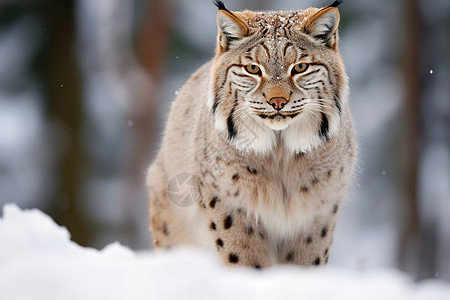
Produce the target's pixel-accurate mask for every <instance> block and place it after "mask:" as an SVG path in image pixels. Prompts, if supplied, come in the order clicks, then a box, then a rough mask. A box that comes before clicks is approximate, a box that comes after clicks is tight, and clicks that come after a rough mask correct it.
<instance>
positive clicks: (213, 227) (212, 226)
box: [209, 222, 217, 230]
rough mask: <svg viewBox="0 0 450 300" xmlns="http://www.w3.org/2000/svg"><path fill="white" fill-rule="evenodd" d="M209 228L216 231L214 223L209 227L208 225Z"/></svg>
mask: <svg viewBox="0 0 450 300" xmlns="http://www.w3.org/2000/svg"><path fill="white" fill-rule="evenodd" d="M209 228H211V229H212V230H216V228H217V227H216V223H214V222H211V225H209Z"/></svg>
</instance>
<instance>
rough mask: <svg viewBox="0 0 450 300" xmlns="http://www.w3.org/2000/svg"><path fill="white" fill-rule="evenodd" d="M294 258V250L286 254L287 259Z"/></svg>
mask: <svg viewBox="0 0 450 300" xmlns="http://www.w3.org/2000/svg"><path fill="white" fill-rule="evenodd" d="M293 259H294V251H290V252H289V253H288V254H287V255H286V260H287V261H292V260H293Z"/></svg>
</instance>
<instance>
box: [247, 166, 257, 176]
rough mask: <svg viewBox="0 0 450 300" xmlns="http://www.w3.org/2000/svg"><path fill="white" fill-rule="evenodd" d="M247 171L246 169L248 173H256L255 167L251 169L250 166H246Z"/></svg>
mask: <svg viewBox="0 0 450 300" xmlns="http://www.w3.org/2000/svg"><path fill="white" fill-rule="evenodd" d="M247 171H248V172H249V173H250V174H256V173H257V171H256V170H255V169H252V168H250V167H247Z"/></svg>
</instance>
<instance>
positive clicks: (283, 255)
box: [279, 205, 338, 266]
mask: <svg viewBox="0 0 450 300" xmlns="http://www.w3.org/2000/svg"><path fill="white" fill-rule="evenodd" d="M337 210H338V206H337V205H335V206H334V207H333V209H332V211H331V213H330V214H329V215H328V216H322V217H317V218H316V219H315V220H314V223H313V225H312V226H311V227H310V228H309V229H308V230H306V231H305V232H302V233H301V234H299V235H298V236H297V237H296V238H294V239H292V240H289V241H285V242H284V243H283V245H282V246H281V247H280V249H281V250H280V252H279V261H280V262H281V263H290V264H297V265H306V266H307V265H323V264H326V263H327V262H328V257H329V255H330V248H331V244H332V242H333V235H334V229H335V226H336V213H337Z"/></svg>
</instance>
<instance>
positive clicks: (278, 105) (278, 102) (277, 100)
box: [267, 97, 288, 110]
mask: <svg viewBox="0 0 450 300" xmlns="http://www.w3.org/2000/svg"><path fill="white" fill-rule="evenodd" d="M267 102H268V103H269V104H270V105H272V107H273V108H275V109H276V110H282V109H283V107H284V106H285V105H286V103H287V102H288V101H287V100H286V98H283V97H273V98H271V99H270V100H269V101H267Z"/></svg>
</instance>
